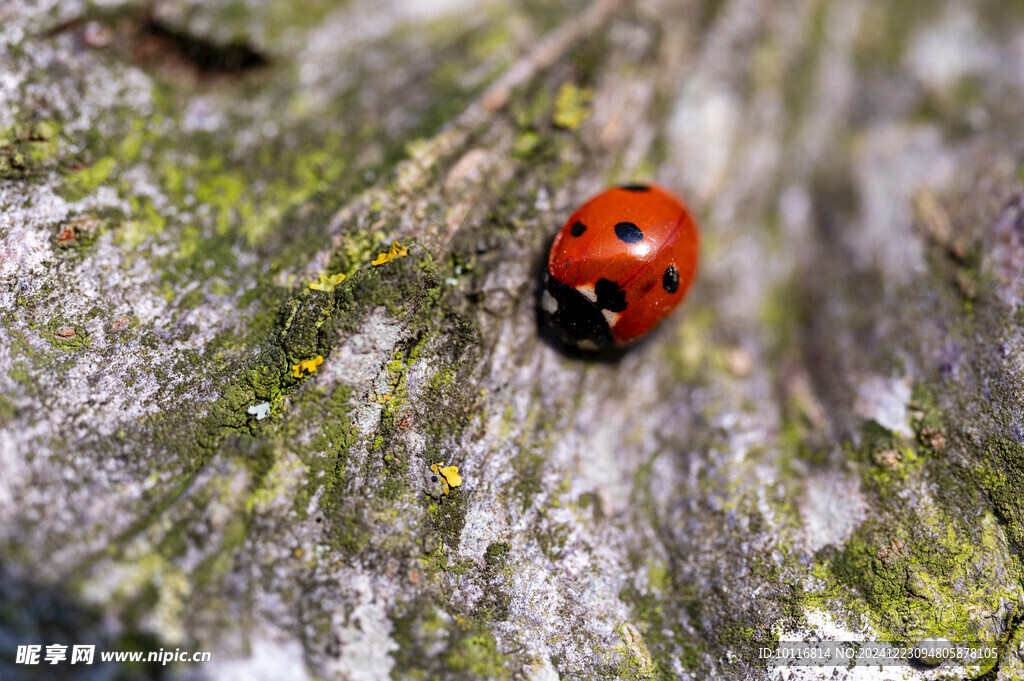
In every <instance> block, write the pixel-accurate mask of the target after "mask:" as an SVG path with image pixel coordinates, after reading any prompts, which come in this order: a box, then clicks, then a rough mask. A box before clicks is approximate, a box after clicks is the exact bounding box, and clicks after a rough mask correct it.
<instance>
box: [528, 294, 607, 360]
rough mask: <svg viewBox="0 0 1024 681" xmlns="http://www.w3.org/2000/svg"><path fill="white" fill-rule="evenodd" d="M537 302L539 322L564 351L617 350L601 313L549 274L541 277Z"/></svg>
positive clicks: (585, 299)
mask: <svg viewBox="0 0 1024 681" xmlns="http://www.w3.org/2000/svg"><path fill="white" fill-rule="evenodd" d="M539 302H540V305H539V312H540V317H541V322H542V323H543V324H544V326H546V327H547V328H548V329H549V330H550V331H551V332H552V334H553V335H554V336H555V338H557V339H558V340H559V342H561V343H562V345H564V346H565V347H566V348H567V349H569V350H573V351H576V352H580V353H584V354H587V353H599V352H605V351H608V350H612V349H613V348H615V347H616V346H615V342H614V340H613V339H612V332H611V329H609V328H608V321H607V320H606V319H605V317H604V315H603V314H601V310H600V309H599V308H598V307H597V306H596V305H594V303H593V302H591V301H590V299H588V298H587V297H586V296H585V295H583V294H582V293H580V292H579V291H577V290H576V289H574V288H572V287H571V286H568V285H566V284H563V283H562V282H560V281H558V280H557V279H555V278H554V277H552V276H551V275H550V274H547V275H545V277H544V288H543V289H542V290H541V292H540V301H539Z"/></svg>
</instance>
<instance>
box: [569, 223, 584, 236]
mask: <svg viewBox="0 0 1024 681" xmlns="http://www.w3.org/2000/svg"><path fill="white" fill-rule="evenodd" d="M585 231H587V226H586V225H585V224H583V223H582V222H580V221H579V220H577V221H576V224H575V225H573V226H572V228H570V229H569V233H570V234H572V235H573V236H580V235H581V234H583V232H585Z"/></svg>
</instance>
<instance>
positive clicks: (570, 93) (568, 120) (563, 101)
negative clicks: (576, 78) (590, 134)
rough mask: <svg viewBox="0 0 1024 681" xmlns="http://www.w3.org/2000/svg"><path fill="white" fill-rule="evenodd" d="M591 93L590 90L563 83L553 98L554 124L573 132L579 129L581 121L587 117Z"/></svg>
mask: <svg viewBox="0 0 1024 681" xmlns="http://www.w3.org/2000/svg"><path fill="white" fill-rule="evenodd" d="M592 95H593V92H592V91H591V90H590V88H581V87H577V86H575V85H573V84H572V83H565V84H564V85H562V87H560V88H559V89H558V96H557V97H555V115H554V119H553V120H554V124H555V125H557V126H558V127H560V128H565V129H566V130H575V129H576V128H578V127H580V124H581V123H582V122H583V119H584V118H586V117H587V113H588V112H587V104H589V103H590V98H591V96H592Z"/></svg>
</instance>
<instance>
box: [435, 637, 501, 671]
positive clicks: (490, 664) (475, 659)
mask: <svg viewBox="0 0 1024 681" xmlns="http://www.w3.org/2000/svg"><path fill="white" fill-rule="evenodd" d="M507 659H508V658H507V656H506V655H504V654H502V653H501V652H499V651H498V643H497V641H496V640H495V639H494V636H493V635H492V634H491V633H490V632H488V631H478V632H476V633H474V634H473V635H471V636H464V637H460V638H459V639H458V640H457V641H456V642H455V644H453V645H452V646H451V647H450V648H449V649H448V653H447V662H448V668H449V669H451V670H452V671H453V672H471V673H473V674H475V675H476V676H477V677H478V678H483V679H509V678H511V676H512V674H511V670H510V669H509V668H508V666H507V664H506V661H507Z"/></svg>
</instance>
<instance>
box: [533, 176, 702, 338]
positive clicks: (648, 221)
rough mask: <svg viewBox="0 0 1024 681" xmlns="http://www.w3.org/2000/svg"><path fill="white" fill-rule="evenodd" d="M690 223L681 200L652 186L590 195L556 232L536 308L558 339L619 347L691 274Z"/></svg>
mask: <svg viewBox="0 0 1024 681" xmlns="http://www.w3.org/2000/svg"><path fill="white" fill-rule="evenodd" d="M697 249H698V234H697V223H696V222H695V221H694V219H693V217H692V216H691V215H690V212H689V211H688V210H687V209H686V206H685V205H684V204H683V202H682V201H680V200H679V199H677V198H676V197H675V196H673V195H672V194H671V193H670V192H668V191H667V190H665V189H663V188H661V187H657V186H651V185H624V186H620V187H614V188H612V189H608V190H606V191H604V192H602V193H600V194H598V195H597V196H595V197H593V198H592V199H590V200H589V201H587V202H586V203H584V204H583V205H582V206H580V207H579V208H578V209H577V210H576V212H575V213H573V214H572V215H571V216H570V217H569V219H568V220H567V221H566V223H565V225H564V226H563V227H562V229H561V230H560V231H559V232H558V235H557V236H556V237H555V240H554V243H552V245H551V253H550V255H549V256H548V267H547V272H546V273H545V277H544V290H543V291H542V292H541V300H540V309H541V313H542V316H543V317H544V319H545V321H546V322H547V324H548V325H549V326H550V327H551V328H552V329H553V330H554V332H555V334H556V335H557V336H558V338H559V340H560V341H561V342H562V343H563V344H565V345H566V346H568V347H570V348H574V349H577V350H582V351H584V352H596V351H601V350H606V349H610V348H623V347H626V346H627V345H629V344H630V343H632V342H633V341H635V340H637V339H638V338H640V337H641V336H643V335H644V334H645V333H647V332H648V331H650V330H651V329H653V328H654V327H655V326H657V324H658V322H660V321H661V320H662V319H663V318H664V317H665V316H666V315H668V313H669V312H671V311H672V310H673V309H674V308H675V307H676V305H678V304H679V302H680V301H682V299H683V297H684V296H685V295H686V290H687V289H688V288H689V287H690V283H691V282H692V281H693V277H694V274H695V273H696V271H697Z"/></svg>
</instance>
